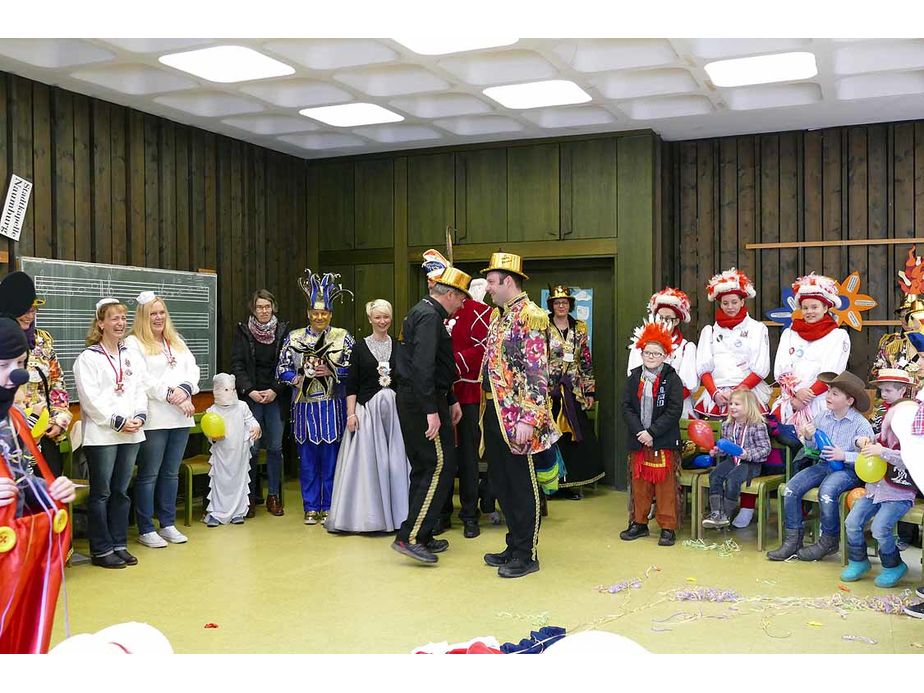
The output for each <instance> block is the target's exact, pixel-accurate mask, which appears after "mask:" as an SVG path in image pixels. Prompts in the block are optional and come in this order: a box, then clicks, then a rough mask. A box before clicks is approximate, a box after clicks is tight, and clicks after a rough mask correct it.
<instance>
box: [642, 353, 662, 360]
mask: <svg viewBox="0 0 924 693" xmlns="http://www.w3.org/2000/svg"><path fill="white" fill-rule="evenodd" d="M642 356H647V357H648V358H651V359H657V358H661V357H662V356H664V352H663V351H643V352H642Z"/></svg>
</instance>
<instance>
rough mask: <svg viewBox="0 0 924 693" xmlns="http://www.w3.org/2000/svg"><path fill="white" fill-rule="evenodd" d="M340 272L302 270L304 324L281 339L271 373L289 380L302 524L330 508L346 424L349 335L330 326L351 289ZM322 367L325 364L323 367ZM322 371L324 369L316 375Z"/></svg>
mask: <svg viewBox="0 0 924 693" xmlns="http://www.w3.org/2000/svg"><path fill="white" fill-rule="evenodd" d="M339 279H340V275H339V274H331V273H329V272H328V273H325V274H315V273H314V272H312V271H311V270H310V269H306V270H305V276H304V277H301V278H299V280H298V285H299V287H300V288H301V290H302V291H303V292H304V294H305V296H306V297H307V299H308V314H309V324H308V326H307V327H304V328H301V329H297V330H292V331H291V332H290V333H289V335H288V336H287V337H286V339H285V341H284V342H283V344H282V349H281V351H280V353H279V365H278V367H277V369H276V376H277V378H278V379H279V381H280V382H282V383H286V384H288V385H290V386H291V387H292V388H293V390H294V392H293V397H292V433H293V435H294V436H295V440H296V442H297V443H298V455H299V461H300V474H299V476H300V478H301V486H302V503H303V506H304V510H305V524H317V522H318V521H319V520H320V521H321V522H322V523H323V521H324V519H325V518H326V517H327V512H328V511H329V510H330V501H331V493H332V491H333V486H334V471H335V468H336V464H337V453H338V451H339V450H340V440H341V438H342V436H343V430H344V428H345V426H346V394H345V392H344V386H343V379H344V378H345V377H346V375H347V372H348V370H349V366H350V354H351V352H352V351H353V336H352V335H351V334H350V333H349V332H347V331H346V330H345V329H343V328H340V327H331V326H330V318H331V313H332V310H333V302H334V301H335V300H336V299H338V298H339V299H340V300H341V301H342V298H343V294H349V295H350V297H351V298H352V296H353V294H352V292H350V291H348V290H346V289H344V288H343V286H342V285H341V284H339V283H338V280H339ZM322 366H323V367H326V372H325V369H323V368H322ZM319 370H320V372H321V373H325V374H324V375H321V374H320V373H319V372H318V371H319Z"/></svg>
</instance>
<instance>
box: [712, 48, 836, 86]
mask: <svg viewBox="0 0 924 693" xmlns="http://www.w3.org/2000/svg"><path fill="white" fill-rule="evenodd" d="M704 68H705V70H706V74H708V75H709V79H711V80H712V83H713V84H714V85H715V86H717V87H741V86H746V85H749V84H770V83H772V82H794V81H796V80H800V79H811V78H812V77H814V76H815V75H817V74H818V67H817V66H816V64H815V55H814V53H806V52H796V53H777V54H775V55H760V56H755V57H752V58H737V59H734V60H719V61H716V62H712V63H707V64H706V65H705V66H704Z"/></svg>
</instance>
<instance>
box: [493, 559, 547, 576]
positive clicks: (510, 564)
mask: <svg viewBox="0 0 924 693" xmlns="http://www.w3.org/2000/svg"><path fill="white" fill-rule="evenodd" d="M538 570H539V561H533V560H531V559H529V558H513V559H511V560H509V561H507V562H506V563H505V564H504V565H502V566H501V567H500V568H498V569H497V574H498V575H500V576H501V577H502V578H518V577H523V576H524V575H529V574H530V573H535V572H536V571H538Z"/></svg>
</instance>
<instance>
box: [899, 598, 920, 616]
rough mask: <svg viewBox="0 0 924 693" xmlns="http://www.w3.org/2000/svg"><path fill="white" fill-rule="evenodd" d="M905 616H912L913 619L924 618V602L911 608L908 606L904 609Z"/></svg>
mask: <svg viewBox="0 0 924 693" xmlns="http://www.w3.org/2000/svg"><path fill="white" fill-rule="evenodd" d="M902 610H903V611H904V612H905V614H907V615H908V616H911V618H924V602H921V603H920V604H912V605H911V606H906V607H905V608H904V609H902Z"/></svg>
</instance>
